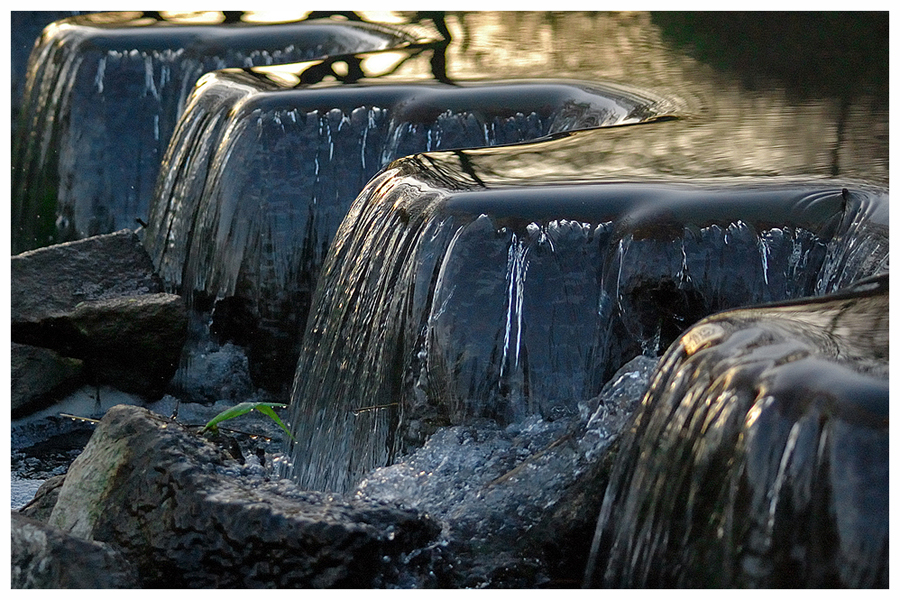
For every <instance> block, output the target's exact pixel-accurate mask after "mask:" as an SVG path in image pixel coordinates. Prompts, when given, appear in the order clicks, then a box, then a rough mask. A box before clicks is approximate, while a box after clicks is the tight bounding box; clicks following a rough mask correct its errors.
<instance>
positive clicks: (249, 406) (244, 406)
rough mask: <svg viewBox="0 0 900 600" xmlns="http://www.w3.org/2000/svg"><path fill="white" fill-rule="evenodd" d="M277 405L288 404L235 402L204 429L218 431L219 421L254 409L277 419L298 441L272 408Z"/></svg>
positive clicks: (211, 420)
mask: <svg viewBox="0 0 900 600" xmlns="http://www.w3.org/2000/svg"><path fill="white" fill-rule="evenodd" d="M275 407H277V408H285V407H287V404H281V403H278V402H241V403H240V404H235V405H234V406H232V407H231V408H227V409H225V410H223V411H222V412H220V413H219V414H217V415H216V416H215V417H213V418H212V419H210V420H209V423H207V424H206V425H205V426H204V427H203V431H213V432H215V431H218V429H219V423H222V422H223V421H228V420H231V419H234V418H236V417H240V416H241V415H246V414H247V413H248V412H250V411H252V410H258V411H259V412H261V413H262V414H264V415H266V416H267V417H269V418H270V419H272V420H273V421H275V422H276V423H277V424H278V426H279V427H281V428H282V429H284V431H285V433H287V434H288V436H290V438H291V439H292V440H294V441H295V442H296V441H297V440H296V438H294V436H293V435H291V432H290V430H288V428H287V427H286V426H285V424H284V423H283V422H282V420H281V419H279V418H278V415H277V414H275V411H274V410H272V409H273V408H275Z"/></svg>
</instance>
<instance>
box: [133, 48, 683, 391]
mask: <svg viewBox="0 0 900 600" xmlns="http://www.w3.org/2000/svg"><path fill="white" fill-rule="evenodd" d="M428 58H429V55H428V54H423V48H422V47H413V48H410V49H408V50H405V51H399V50H392V51H385V52H379V53H368V54H356V55H352V56H340V57H331V58H329V59H327V60H322V61H312V62H310V63H302V64H298V65H293V66H285V67H278V68H274V67H273V68H267V69H248V70H222V71H218V72H216V73H212V74H210V75H207V76H206V77H204V78H203V79H202V80H201V82H200V83H199V85H198V87H197V90H196V92H195V93H194V94H193V96H192V97H191V100H190V101H189V104H188V107H187V110H186V112H185V114H184V117H183V119H182V121H181V124H180V127H179V130H178V131H176V133H175V137H174V140H173V143H172V145H171V146H170V149H169V154H168V155H167V157H166V159H165V161H164V164H165V165H166V174H165V175H164V176H163V177H162V178H161V179H160V187H159V189H158V191H157V197H156V199H155V201H154V203H153V207H152V211H151V216H150V225H149V227H148V229H147V232H146V240H147V246H148V249H149V251H150V253H151V256H152V257H153V259H154V264H156V265H157V267H158V269H159V271H160V274H161V276H162V277H163V279H164V280H165V281H166V282H167V283H168V285H169V286H170V287H172V288H174V289H180V290H182V291H183V292H184V293H185V295H186V296H188V297H189V298H192V299H194V300H195V305H198V306H199V305H201V304H202V302H204V301H209V300H210V299H213V300H218V301H219V304H218V307H217V310H216V311H214V313H213V320H214V322H213V325H212V326H213V328H215V329H218V330H219V331H223V330H226V331H227V330H232V329H234V328H233V327H232V326H231V325H230V324H229V323H228V322H227V321H228V319H239V320H242V321H244V322H250V323H253V326H252V329H253V333H252V334H251V335H250V336H249V339H246V334H245V339H243V340H241V342H242V343H244V344H246V345H247V346H249V347H250V358H251V365H252V368H255V369H264V371H259V370H257V371H256V375H255V379H257V380H258V381H261V382H266V383H265V385H268V386H271V387H272V388H273V391H277V388H278V387H279V386H280V385H281V384H282V383H283V385H284V386H285V388H286V387H287V386H288V385H289V379H290V378H289V376H288V375H286V373H290V372H292V370H293V366H294V365H295V361H296V356H297V351H298V346H299V343H300V339H299V338H300V335H302V332H303V329H304V325H305V323H306V319H307V316H308V310H309V302H310V298H311V296H312V293H313V290H314V288H315V285H316V282H317V279H318V274H319V271H320V269H321V265H322V263H323V261H324V259H325V255H326V253H327V251H328V248H329V246H330V243H331V239H332V238H333V237H334V234H335V231H336V230H337V228H338V225H339V224H340V222H341V220H342V219H343V217H344V215H345V214H346V212H347V210H348V208H349V207H350V204H351V202H352V201H353V199H354V198H356V196H357V195H358V193H359V192H360V190H362V188H363V187H364V186H365V184H366V182H368V181H369V179H370V178H371V177H372V176H374V175H375V174H376V173H377V172H378V170H379V169H381V168H382V167H383V166H384V164H386V163H387V162H390V161H391V160H394V159H395V158H397V157H399V156H402V155H404V154H408V153H413V152H421V151H426V150H438V149H444V148H456V147H481V146H488V145H494V144H508V143H512V142H522V141H526V140H531V139H534V138H539V137H542V136H546V135H548V134H553V133H556V132H559V131H562V130H566V129H577V128H580V127H587V126H590V127H602V126H612V125H620V124H625V123H634V122H642V121H648V120H654V119H658V118H661V117H663V116H667V115H671V114H672V113H671V111H672V110H674V107H675V106H676V104H675V103H674V102H672V101H669V100H666V99H664V98H658V97H656V96H654V95H653V94H649V93H645V92H640V91H638V90H633V89H630V88H627V87H625V86H619V85H605V84H599V83H596V84H593V83H585V82H576V81H556V80H546V81H494V82H489V83H487V82H469V83H463V82H459V83H457V84H455V85H450V84H446V83H441V82H435V81H434V80H433V78H432V77H423V76H421V75H419V76H416V77H414V78H412V79H410V76H409V75H408V72H409V73H416V72H418V71H420V70H421V68H420V67H421V66H422V63H423V62H424V63H425V64H427V59H428ZM378 61H381V62H380V63H379V62H378ZM385 61H387V64H388V65H389V67H387V68H386V67H383V66H382V67H381V68H382V69H384V77H383V78H382V77H381V75H382V72H380V71H375V72H370V71H368V70H367V69H369V67H368V65H370V64H376V65H377V64H382V65H383V64H385ZM339 64H341V65H345V68H349V67H346V65H347V64H353V65H359V70H360V72H361V73H362V75H364V76H362V75H357V76H356V77H354V78H350V79H349V80H348V81H345V82H344V84H343V85H339V84H336V83H335V82H323V83H318V84H315V83H304V82H305V81H307V80H309V79H310V78H311V77H312V76H311V75H310V73H314V74H315V73H319V71H320V70H321V69H327V72H329V73H333V72H335V71H336V70H338V68H337V66H336V65H339ZM398 65H400V66H402V67H403V68H402V69H400V70H399V72H398ZM320 76H321V74H317V75H316V76H315V78H313V81H315V80H317V79H318V78H319V77H320ZM223 300H224V302H223ZM226 314H227V316H226Z"/></svg>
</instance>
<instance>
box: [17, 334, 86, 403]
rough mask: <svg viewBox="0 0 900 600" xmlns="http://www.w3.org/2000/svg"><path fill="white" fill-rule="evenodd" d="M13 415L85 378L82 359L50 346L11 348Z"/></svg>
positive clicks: (58, 396)
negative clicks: (55, 350)
mask: <svg viewBox="0 0 900 600" xmlns="http://www.w3.org/2000/svg"><path fill="white" fill-rule="evenodd" d="M11 359H12V360H11V363H12V364H11V369H10V379H11V383H12V386H11V388H12V389H11V394H10V398H11V405H12V414H13V416H16V415H19V414H23V413H27V412H30V411H32V410H34V409H36V408H40V407H41V406H42V405H43V404H45V403H49V402H52V401H53V400H56V399H59V398H61V397H62V396H64V395H65V394H66V393H68V392H69V391H72V390H74V389H75V388H77V387H78V386H79V385H80V384H81V382H82V367H83V364H82V361H81V360H79V359H76V358H69V357H65V356H60V355H59V354H58V353H56V352H54V351H53V350H49V349H47V348H39V347H37V346H28V345H24V344H16V343H15V342H13V344H12V350H11Z"/></svg>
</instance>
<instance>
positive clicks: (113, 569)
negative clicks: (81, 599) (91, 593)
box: [10, 511, 137, 589]
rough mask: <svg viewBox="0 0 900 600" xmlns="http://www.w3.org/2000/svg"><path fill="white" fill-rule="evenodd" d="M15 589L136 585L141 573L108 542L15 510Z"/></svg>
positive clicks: (13, 517)
mask: <svg viewBox="0 0 900 600" xmlns="http://www.w3.org/2000/svg"><path fill="white" fill-rule="evenodd" d="M10 531H11V534H12V545H11V547H10V548H11V558H12V569H11V572H10V579H11V587H12V588H13V589H23V588H31V589H33V588H41V589H59V588H66V589H84V588H134V587H137V575H136V573H135V571H134V568H133V567H132V566H131V565H130V564H129V563H128V562H127V561H126V560H124V559H123V558H122V556H121V554H119V552H117V551H116V550H115V549H113V548H110V547H109V546H108V545H107V544H103V543H100V542H89V541H85V540H82V539H79V538H77V537H75V536H72V535H68V534H66V533H63V532H61V531H59V530H57V529H54V528H51V527H48V526H46V525H44V524H43V523H41V522H39V521H35V520H34V519H31V518H29V517H26V516H25V515H23V514H20V513H17V512H16V511H12V525H11V527H10Z"/></svg>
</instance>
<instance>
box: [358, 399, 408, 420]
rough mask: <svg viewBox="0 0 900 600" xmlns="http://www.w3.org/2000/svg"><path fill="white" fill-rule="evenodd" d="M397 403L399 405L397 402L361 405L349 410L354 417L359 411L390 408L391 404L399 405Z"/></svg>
mask: <svg viewBox="0 0 900 600" xmlns="http://www.w3.org/2000/svg"><path fill="white" fill-rule="evenodd" d="M399 405H400V403H399V402H391V403H390V404H376V405H374V406H361V407H359V408H351V409H350V412H352V413H353V416H354V417H355V416H356V415H358V414H359V413H363V412H368V411H370V410H378V409H379V408H390V407H392V406H399Z"/></svg>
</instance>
